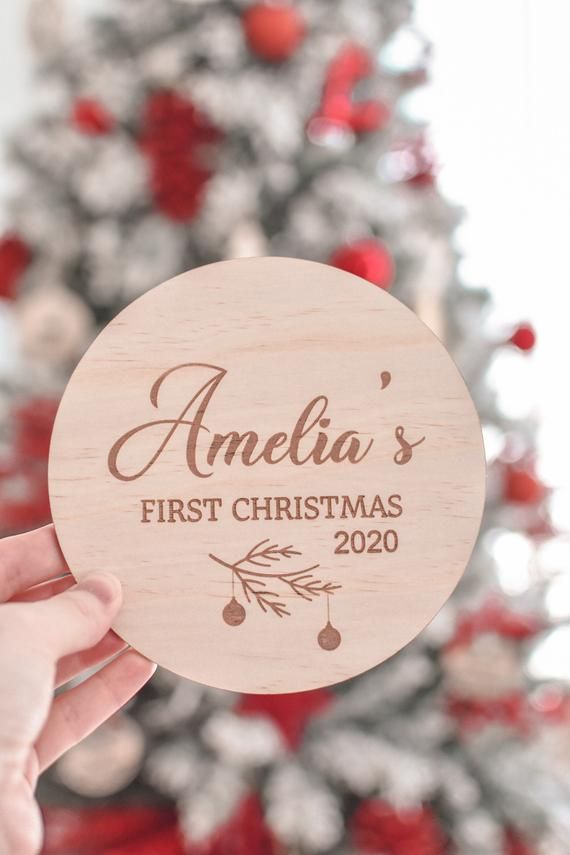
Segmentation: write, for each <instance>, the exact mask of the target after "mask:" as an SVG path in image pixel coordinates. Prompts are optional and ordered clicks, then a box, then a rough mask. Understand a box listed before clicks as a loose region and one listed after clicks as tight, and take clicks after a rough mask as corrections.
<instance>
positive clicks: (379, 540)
mask: <svg viewBox="0 0 570 855" xmlns="http://www.w3.org/2000/svg"><path fill="white" fill-rule="evenodd" d="M334 540H335V541H338V542H337V544H336V547H335V550H334V553H335V555H350V553H351V552H353V553H355V554H356V555H361V554H362V553H363V552H368V553H373V554H379V553H381V552H395V551H396V550H397V548H398V532H397V531H395V530H394V529H393V528H389V529H386V531H379V530H378V529H376V528H372V529H369V530H368V531H361V530H360V529H357V530H356V531H352V532H349V531H335V533H334Z"/></svg>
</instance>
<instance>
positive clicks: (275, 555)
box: [208, 539, 342, 650]
mask: <svg viewBox="0 0 570 855" xmlns="http://www.w3.org/2000/svg"><path fill="white" fill-rule="evenodd" d="M301 554H302V553H301V552H299V551H298V550H296V549H293V547H292V546H278V545H277V544H272V543H270V541H269V539H265V540H262V541H261V542H260V543H257V544H256V545H255V546H253V547H252V548H251V549H250V550H249V552H247V553H246V555H244V556H243V558H240V559H238V561H235V562H230V561H224V560H223V559H222V558H220V557H219V556H218V555H213V554H212V553H210V554H209V556H208V557H209V558H211V559H212V561H215V562H216V563H217V564H220V565H221V566H222V567H225V568H226V569H227V570H229V571H230V572H231V580H232V596H231V599H230V601H229V602H228V603H227V604H226V605H225V607H224V609H223V611H222V618H223V620H224V622H225V623H227V624H228V626H239V625H240V624H241V623H243V621H244V620H245V618H246V614H247V613H246V609H245V607H244V606H243V605H242V603H240V602H239V601H238V600H237V598H236V586H238V587H239V588H240V589H241V593H242V594H243V596H244V597H245V600H246V602H247V603H249V604H251V603H253V602H256V603H257V605H258V606H259V607H260V609H261V610H262V611H263V612H265V613H266V614H267V613H270V612H272V613H273V614H274V615H277V617H280V618H281V617H285V616H289V615H290V614H291V612H290V611H289V608H288V604H286V603H285V602H284V600H283V594H284V593H287V594H293V595H294V596H296V597H299V598H300V599H302V600H307V601H308V602H312V601H313V600H314V599H315V598H316V597H320V596H321V595H325V596H326V602H327V625H326V627H325V628H324V629H323V630H321V632H320V633H319V635H318V638H317V640H318V643H319V645H320V647H322V648H323V650H335V649H336V648H337V647H338V646H339V644H340V641H341V636H340V633H339V632H338V630H337V629H335V628H334V627H333V626H331V624H330V605H329V598H330V596H331V595H333V594H334V592H335V591H338V590H339V589H340V588H341V587H342V586H341V585H335V584H334V583H333V582H324V581H322V580H321V579H319V578H317V577H316V576H315V571H316V570H317V569H318V568H319V566H320V565H319V564H312V565H311V566H310V567H302V568H301V569H299V570H293V571H286V570H281V569H280V568H275V569H272V565H274V564H276V563H279V562H282V561H287V560H289V559H292V558H294V557H296V556H300V555H301ZM270 586H271V587H270ZM273 588H276V589H277V590H273ZM279 588H281V592H282V593H279ZM331 632H332V633H334V634H335V635H334V637H333V636H332V635H331Z"/></svg>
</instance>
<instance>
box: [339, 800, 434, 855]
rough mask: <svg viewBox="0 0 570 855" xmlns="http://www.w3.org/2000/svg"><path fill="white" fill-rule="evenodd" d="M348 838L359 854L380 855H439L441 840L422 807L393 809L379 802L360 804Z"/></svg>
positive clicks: (424, 807)
mask: <svg viewBox="0 0 570 855" xmlns="http://www.w3.org/2000/svg"><path fill="white" fill-rule="evenodd" d="M351 832H352V838H353V840H354V843H355V845H356V848H357V850H358V851H359V852H363V853H364V852H382V853H384V855H443V852H444V851H445V838H444V835H443V832H442V830H441V828H440V826H439V824H438V822H437V820H436V818H435V816H434V814H433V812H432V811H431V810H430V809H429V808H428V807H427V806H425V805H423V806H421V807H418V808H416V809H414V808H408V809H402V810H396V809H395V808H394V807H393V806H392V805H390V804H388V802H385V801H382V800H381V799H368V800H366V801H363V802H361V803H360V805H359V806H358V807H357V809H356V811H355V813H354V814H353V817H352V822H351Z"/></svg>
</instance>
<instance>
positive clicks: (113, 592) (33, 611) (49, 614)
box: [4, 573, 122, 660]
mask: <svg viewBox="0 0 570 855" xmlns="http://www.w3.org/2000/svg"><path fill="white" fill-rule="evenodd" d="M121 603H122V591H121V583H120V582H119V580H118V579H117V578H116V577H115V576H112V575H111V574H110V573H94V574H92V575H90V576H86V577H85V578H84V579H82V580H81V582H79V584H78V585H74V586H73V587H72V588H69V589H68V590H67V591H65V592H64V593H62V594H58V595H57V596H55V597H51V598H50V599H48V600H41V601H39V602H35V603H22V604H20V603H16V604H14V605H8V606H6V607H5V609H8V608H9V609H14V615H13V617H14V619H15V624H16V627H15V629H16V631H17V632H18V635H19V636H20V638H21V636H22V633H24V634H25V635H26V636H27V638H26V639H24V638H22V644H23V646H28V645H29V641H30V640H31V639H33V643H34V646H40V647H41V648H42V649H43V651H44V652H47V653H48V654H49V656H50V658H52V659H53V660H57V659H60V658H61V657H62V656H67V655H68V654H69V653H75V652H76V651H78V650H85V649H86V648H88V647H92V646H93V645H95V644H97V642H98V641H100V640H101V639H102V638H103V636H104V635H105V633H106V632H107V631H108V629H109V627H110V626H111V622H112V620H113V618H114V617H115V616H116V614H117V612H118V611H119V609H120V607H121ZM4 616H6V614H5V613H4ZM18 630H19V631H18ZM26 641H27V642H28V645H26Z"/></svg>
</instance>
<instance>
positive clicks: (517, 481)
mask: <svg viewBox="0 0 570 855" xmlns="http://www.w3.org/2000/svg"><path fill="white" fill-rule="evenodd" d="M504 496H505V499H506V500H507V501H508V502H516V503H518V504H522V505H535V504H537V502H539V501H540V500H541V499H542V497H543V496H544V485H543V484H541V482H540V481H539V480H538V478H537V477H536V475H535V474H534V472H533V471H532V470H531V469H521V468H519V467H517V466H509V467H507V469H506V471H505V481H504Z"/></svg>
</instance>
